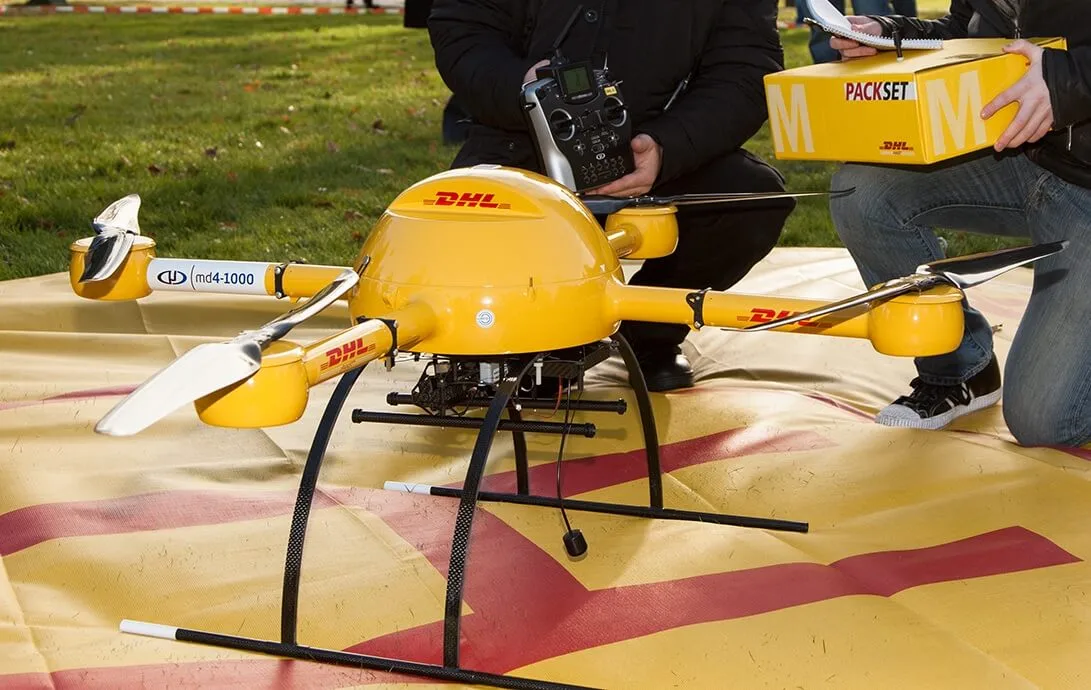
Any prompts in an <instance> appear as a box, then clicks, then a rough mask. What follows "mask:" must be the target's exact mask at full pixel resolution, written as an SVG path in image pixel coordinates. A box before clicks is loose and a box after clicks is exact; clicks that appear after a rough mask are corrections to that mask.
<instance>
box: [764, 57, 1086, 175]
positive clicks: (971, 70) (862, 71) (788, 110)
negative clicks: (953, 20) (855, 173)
mask: <svg viewBox="0 0 1091 690" xmlns="http://www.w3.org/2000/svg"><path fill="white" fill-rule="evenodd" d="M1031 40H1033V41H1034V42H1036V43H1037V44H1038V45H1041V46H1042V47H1045V48H1057V49H1061V50H1064V49H1066V43H1065V41H1064V39H1061V38H1051V39H1031ZM1008 43H1010V40H1009V39H1003V38H999V39H994V38H968V39H956V40H950V41H944V44H943V48H942V49H940V50H915V51H906V52H905V53H904V55H905V59H904V60H902V61H901V62H898V60H897V57H896V55H895V53H894V52H893V51H884V52H880V53H879V54H878V55H875V56H873V57H869V58H862V59H857V60H848V61H845V62H836V63H826V64H820V65H809V66H806V67H800V68H796V69H790V70H784V71H782V72H778V73H776V74H770V75H767V76H766V77H765V97H766V104H767V106H768V108H769V127H770V130H771V132H772V136H773V149H774V153H775V155H776V157H777V158H778V159H782V160H788V159H796V160H830V161H849V162H873V163H900V164H908V163H916V164H926V163H934V162H936V161H941V160H945V159H948V158H954V157H956V156H959V155H962V154H965V153H969V152H971V151H977V150H979V149H984V148H987V147H990V146H992V145H993V144H994V143H995V142H996V140H997V139H999V138H1000V135H1001V134H1003V132H1004V130H1005V129H1006V128H1007V126H1008V125H1009V124H1010V123H1011V121H1012V119H1013V118H1014V117H1015V113H1016V109H1017V106H1016V104H1012V105H1009V106H1008V107H1006V108H1004V109H1003V110H1001V111H999V112H998V113H996V114H995V115H993V116H992V117H991V118H989V119H988V120H983V119H982V118H981V110H982V108H984V107H985V105H986V104H987V103H988V102H989V101H991V100H992V99H993V98H994V97H996V96H997V95H998V94H1000V93H1001V92H1002V91H1003V90H1004V89H1006V88H1008V87H1009V86H1011V85H1012V84H1014V83H1015V82H1016V81H1018V80H1019V79H1020V78H1021V77H1022V76H1023V75H1024V74H1025V73H1026V69H1027V64H1026V60H1025V59H1024V58H1023V57H1022V56H1021V55H1009V54H1006V53H1004V52H1003V51H1002V48H1003V46H1005V45H1007V44H1008Z"/></svg>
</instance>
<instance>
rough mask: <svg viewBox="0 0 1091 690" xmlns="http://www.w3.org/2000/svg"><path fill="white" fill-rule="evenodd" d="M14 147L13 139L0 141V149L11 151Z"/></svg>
mask: <svg viewBox="0 0 1091 690" xmlns="http://www.w3.org/2000/svg"><path fill="white" fill-rule="evenodd" d="M14 148H15V140H14V139H8V140H6V141H0V151H11V150H12V149H14Z"/></svg>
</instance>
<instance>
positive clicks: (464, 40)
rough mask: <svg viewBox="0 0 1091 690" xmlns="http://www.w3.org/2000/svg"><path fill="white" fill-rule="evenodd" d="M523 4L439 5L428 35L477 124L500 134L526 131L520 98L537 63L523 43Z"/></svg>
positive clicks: (507, 0)
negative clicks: (522, 46) (527, 55)
mask: <svg viewBox="0 0 1091 690" xmlns="http://www.w3.org/2000/svg"><path fill="white" fill-rule="evenodd" d="M524 4H525V3H522V2H520V0H436V1H435V4H434V5H433V7H432V14H431V16H430V17H429V21H428V34H429V38H430V39H431V42H432V49H433V51H434V52H435V56H436V58H435V59H436V69H437V71H438V72H439V74H440V77H441V78H442V79H443V81H444V83H445V84H446V85H447V87H448V88H449V89H451V91H452V92H453V93H455V94H456V95H457V96H459V100H460V101H462V102H463V103H464V104H465V107H466V109H467V110H469V112H470V114H471V115H472V116H473V118H474V119H475V120H477V121H478V122H481V123H482V124H486V125H489V126H492V127H496V128H498V129H506V130H523V129H526V121H525V120H524V117H523V113H522V110H521V109H520V103H519V94H520V92H521V90H522V86H523V83H524V79H525V78H526V77H527V75H528V74H531V73H532V68H533V66H534V65H535V63H537V62H538V61H537V60H534V59H531V58H527V57H523V56H522V54H521V53H522V50H521V46H520V45H519V44H520V39H521V32H522V29H523V10H522V6H523V5H524Z"/></svg>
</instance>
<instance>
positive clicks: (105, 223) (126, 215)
mask: <svg viewBox="0 0 1091 690" xmlns="http://www.w3.org/2000/svg"><path fill="white" fill-rule="evenodd" d="M139 215H140V195H139V194H130V195H128V196H124V197H122V198H120V199H118V200H117V201H115V202H114V203H112V204H110V205H109V206H107V207H106V208H105V209H103V211H102V213H100V214H98V215H97V216H95V219H94V220H93V221H91V226H92V227H94V228H95V232H98V233H103V232H106V231H108V230H116V231H119V232H131V233H132V234H134V235H139V234H140V220H139Z"/></svg>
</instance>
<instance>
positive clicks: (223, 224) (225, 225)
mask: <svg viewBox="0 0 1091 690" xmlns="http://www.w3.org/2000/svg"><path fill="white" fill-rule="evenodd" d="M238 228H239V224H238V223H231V222H228V221H220V230H225V231H230V230H237V229H238Z"/></svg>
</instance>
